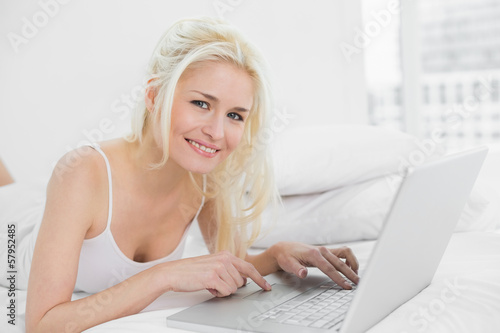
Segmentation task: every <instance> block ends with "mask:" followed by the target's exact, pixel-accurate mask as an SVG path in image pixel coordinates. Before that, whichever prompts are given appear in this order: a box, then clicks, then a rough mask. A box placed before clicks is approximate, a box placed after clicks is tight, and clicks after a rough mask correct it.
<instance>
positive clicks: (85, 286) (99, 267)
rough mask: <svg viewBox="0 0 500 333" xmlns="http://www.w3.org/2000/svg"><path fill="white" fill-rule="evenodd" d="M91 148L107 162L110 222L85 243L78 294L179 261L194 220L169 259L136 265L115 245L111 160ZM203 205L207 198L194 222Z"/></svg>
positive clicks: (96, 148) (98, 149)
mask: <svg viewBox="0 0 500 333" xmlns="http://www.w3.org/2000/svg"><path fill="white" fill-rule="evenodd" d="M91 147H92V148H94V149H95V150H97V151H98V152H99V153H100V154H101V155H102V157H103V158H104V161H105V162H106V169H107V173H108V183H109V210H108V221H107V224H106V229H105V230H104V231H103V232H102V233H101V234H99V235H98V236H96V237H94V238H91V239H85V240H83V245H82V249H81V251H80V261H79V264H78V275H77V278H76V284H75V291H84V292H87V293H97V292H99V291H102V290H104V289H107V288H109V287H112V286H114V285H115V284H118V283H120V282H122V281H123V280H126V279H128V278H129V277H131V276H133V275H135V274H137V273H139V272H141V271H143V270H145V269H148V268H150V267H153V266H154V265H157V264H159V263H163V262H166V261H172V260H177V259H180V258H181V257H182V253H183V250H184V245H185V241H186V235H187V233H188V230H189V228H190V227H191V225H192V221H191V223H190V224H189V225H188V227H186V230H185V231H184V235H183V236H182V239H181V241H180V242H179V245H177V247H176V248H175V250H174V251H173V252H172V253H170V254H169V255H168V256H166V257H163V258H160V259H156V260H153V261H148V262H137V261H134V260H132V259H130V258H128V257H127V256H126V255H125V254H123V252H122V251H121V250H120V248H119V247H118V245H117V244H116V242H115V239H114V238H113V234H112V233H111V228H110V227H111V217H112V213H113V186H112V181H111V168H110V166H109V161H108V158H107V157H106V155H105V154H104V152H103V151H102V149H101V148H100V146H99V145H98V144H96V143H94V144H93V145H91ZM203 190H205V177H204V178H203ZM204 202H205V198H204V197H203V198H202V202H201V206H200V208H199V209H198V212H197V213H196V216H195V217H194V219H193V220H195V219H196V218H198V215H199V214H200V211H201V208H202V207H203V204H204Z"/></svg>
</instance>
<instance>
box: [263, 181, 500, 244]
mask: <svg viewBox="0 0 500 333" xmlns="http://www.w3.org/2000/svg"><path fill="white" fill-rule="evenodd" d="M401 179H402V178H401V177H398V178H397V179H396V178H393V179H389V178H387V177H381V178H378V179H373V180H370V181H366V182H362V183H358V184H354V185H349V186H345V187H343V188H340V189H335V190H331V191H327V192H324V193H318V194H309V195H297V196H286V197H283V198H282V201H283V205H282V206H281V207H279V208H278V209H277V210H276V211H273V210H271V209H270V208H268V209H267V210H266V211H265V212H264V215H263V221H262V232H261V236H260V237H259V239H258V240H257V241H256V242H255V243H254V244H253V246H254V247H263V248H267V247H269V246H271V245H273V244H275V243H277V242H279V241H295V242H303V243H307V244H335V243H343V242H352V241H359V240H366V239H376V238H377V237H378V236H379V233H380V231H381V230H382V225H383V223H384V220H385V217H386V215H387V213H388V212H389V209H390V206H391V203H392V201H393V199H394V195H395V194H396V191H397V189H398V188H399V184H400V182H401ZM497 202H498V195H497V194H496V192H495V193H490V192H488V191H486V190H485V184H484V183H483V182H481V181H478V182H476V184H475V186H474V188H473V189H472V192H471V195H470V197H469V200H468V201H467V203H466V204H465V207H464V210H463V212H462V215H461V217H460V219H459V221H458V223H457V226H456V228H455V231H488V230H494V229H496V228H498V227H499V224H500V216H499V215H500V213H499V207H498V205H497V204H496V203H497Z"/></svg>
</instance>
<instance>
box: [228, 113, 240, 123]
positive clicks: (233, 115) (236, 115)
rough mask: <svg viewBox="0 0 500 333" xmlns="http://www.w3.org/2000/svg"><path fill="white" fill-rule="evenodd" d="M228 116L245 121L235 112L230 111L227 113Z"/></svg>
mask: <svg viewBox="0 0 500 333" xmlns="http://www.w3.org/2000/svg"><path fill="white" fill-rule="evenodd" d="M227 116H228V117H229V118H231V119H234V120H238V121H243V117H242V116H240V115H239V114H237V113H235V112H230V113H228V114H227Z"/></svg>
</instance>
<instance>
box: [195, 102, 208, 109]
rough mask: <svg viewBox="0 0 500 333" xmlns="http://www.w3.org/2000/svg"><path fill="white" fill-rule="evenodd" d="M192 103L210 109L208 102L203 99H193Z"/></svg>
mask: <svg viewBox="0 0 500 333" xmlns="http://www.w3.org/2000/svg"><path fill="white" fill-rule="evenodd" d="M191 103H192V104H194V105H196V106H197V107H199V108H202V109H208V104H207V103H206V102H203V101H191Z"/></svg>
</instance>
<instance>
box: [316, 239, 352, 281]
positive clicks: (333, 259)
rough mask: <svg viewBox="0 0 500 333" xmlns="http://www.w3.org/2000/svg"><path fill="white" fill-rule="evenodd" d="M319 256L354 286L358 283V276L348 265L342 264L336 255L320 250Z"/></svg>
mask: <svg viewBox="0 0 500 333" xmlns="http://www.w3.org/2000/svg"><path fill="white" fill-rule="evenodd" d="M321 254H322V255H323V257H324V258H325V259H326V260H328V261H329V262H330V264H332V265H333V266H334V267H335V269H336V270H337V271H338V272H341V273H342V274H344V275H345V277H347V278H348V279H349V280H351V281H352V282H354V283H355V284H358V283H359V276H358V275H357V274H356V273H355V272H354V271H353V270H352V268H351V267H349V265H348V264H346V263H345V262H343V261H342V260H341V259H339V258H338V257H337V256H336V255H334V254H333V253H332V252H331V251H330V250H328V249H325V248H322V249H321ZM346 283H347V282H346ZM347 284H348V283H347Z"/></svg>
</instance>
